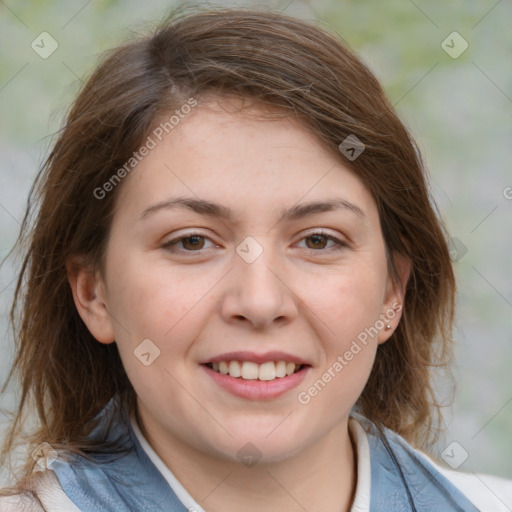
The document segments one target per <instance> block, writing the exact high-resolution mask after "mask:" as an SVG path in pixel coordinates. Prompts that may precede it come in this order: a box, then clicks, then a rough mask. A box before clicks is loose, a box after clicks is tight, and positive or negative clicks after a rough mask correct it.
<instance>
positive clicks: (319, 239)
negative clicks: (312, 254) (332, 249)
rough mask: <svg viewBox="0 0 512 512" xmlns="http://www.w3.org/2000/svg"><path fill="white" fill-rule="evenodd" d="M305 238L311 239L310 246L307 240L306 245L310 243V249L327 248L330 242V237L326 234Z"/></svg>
mask: <svg viewBox="0 0 512 512" xmlns="http://www.w3.org/2000/svg"><path fill="white" fill-rule="evenodd" d="M305 240H311V242H312V243H311V246H309V245H308V244H307V242H306V245H308V249H325V246H326V245H327V242H328V240H329V239H328V237H327V236H325V235H319V234H315V235H311V236H308V237H306V238H305Z"/></svg>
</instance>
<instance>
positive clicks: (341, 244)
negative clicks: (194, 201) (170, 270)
mask: <svg viewBox="0 0 512 512" xmlns="http://www.w3.org/2000/svg"><path fill="white" fill-rule="evenodd" d="M315 235H320V236H324V237H326V238H327V240H328V241H329V240H331V241H333V242H334V243H335V244H336V246H337V247H334V248H331V249H330V250H329V249H325V248H324V249H309V248H308V249H309V250H310V251H313V252H330V251H340V250H343V249H346V248H347V247H348V244H347V243H346V242H343V241H341V240H338V239H337V238H335V237H333V236H332V235H329V234H328V233H326V232H325V231H323V230H319V231H315V232H313V233H309V234H308V235H306V236H304V237H302V238H301V240H300V241H302V240H305V239H306V238H311V237H313V236H315ZM192 237H201V238H205V239H207V240H210V238H209V237H207V236H206V235H203V234H201V233H196V232H191V233H186V234H185V235H184V236H181V237H179V238H174V239H173V240H169V241H168V242H165V243H164V244H163V245H162V249H166V250H168V251H169V252H172V253H178V252H185V253H199V254H200V253H201V249H200V250H197V251H188V250H186V249H178V250H176V249H174V248H172V247H173V246H176V245H177V244H179V243H180V242H181V241H182V240H186V239H187V238H192Z"/></svg>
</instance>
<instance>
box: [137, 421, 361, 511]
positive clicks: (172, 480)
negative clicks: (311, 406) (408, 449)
mask: <svg viewBox="0 0 512 512" xmlns="http://www.w3.org/2000/svg"><path fill="white" fill-rule="evenodd" d="M130 420H131V425H132V428H133V431H134V433H135V435H136V436H137V439H138V440H139V443H140V444H141V446H142V449H143V450H144V451H145V452H146V455H147V456H148V457H149V458H150V460H151V462H152V463H153V464H154V465H155V466H156V468H157V469H158V471H160V473H161V474H162V476H163V477H164V478H165V480H166V481H167V483H168V484H169V485H170V487H171V489H172V490H173V492H174V494H176V496H177V497H178V499H179V500H180V501H181V503H183V505H184V507H185V508H186V509H187V510H188V512H205V510H204V509H203V508H202V507H201V506H200V505H199V504H198V503H197V502H196V501H195V500H194V498H192V496H190V494H189V493H188V492H187V490H186V489H185V488H184V487H183V485H181V483H180V482H179V481H178V479H177V478H176V477H175V476H174V474H173V473H172V471H171V470H170V469H169V468H168V467H167V466H166V465H165V463H164V462H163V461H162V459H161V458H160V457H159V456H158V455H157V453H156V452H155V450H153V448H152V447H151V446H150V444H149V443H148V442H147V440H146V438H145V437H144V436H143V434H142V432H141V431H140V429H139V426H138V424H137V421H136V419H135V417H134V416H131V418H130ZM348 429H349V433H350V438H351V440H352V445H353V446H354V449H355V451H356V459H357V485H356V493H355V498H354V502H353V504H352V508H351V509H350V512H368V511H369V510H370V486H371V485H370V484H371V482H370V479H371V467H370V445H369V444H368V438H367V435H366V432H365V431H364V429H363V427H362V426H361V425H360V423H359V422H358V421H357V420H356V419H355V418H353V417H350V418H349V422H348Z"/></svg>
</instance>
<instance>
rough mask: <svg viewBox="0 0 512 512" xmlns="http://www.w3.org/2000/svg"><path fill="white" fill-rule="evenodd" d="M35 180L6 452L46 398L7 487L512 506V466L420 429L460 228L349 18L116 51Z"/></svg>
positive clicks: (257, 22)
mask: <svg viewBox="0 0 512 512" xmlns="http://www.w3.org/2000/svg"><path fill="white" fill-rule="evenodd" d="M34 194H35V199H36V200H38V201H39V202H40V206H39V209H38V211H37V218H36V223H35V226H34V227H33V230H32V231H30V230H29V227H28V220H27V219H29V215H30V213H31V211H30V210H29V212H27V216H26V218H25V222H24V225H23V232H22V237H21V240H20V242H22V241H25V239H27V240H28V243H29V244H30V245H29V249H28V252H27V254H26V258H25V260H24V265H23V268H22V271H21V274H20V278H19V281H18V287H17V291H16V297H15V302H14V305H13V314H12V319H13V322H14V326H15V328H16V329H17V331H16V332H17V337H18V341H19V349H18V352H17V357H16V360H15V364H14V368H13V370H16V371H17V372H18V373H19V375H20V376H21V380H22V399H21V403H20V408H19V411H18V415H17V417H16V421H15V422H13V426H12V430H11V432H10V434H11V435H10V437H9V438H8V440H7V443H6V446H5V447H4V454H6V453H8V452H9V451H11V450H12V448H13V446H14V444H15V441H16V438H17V437H19V432H20V428H21V425H22V424H23V420H22V416H21V414H22V411H24V410H25V409H26V408H28V407H30V406H31V404H35V406H36V408H37V412H38V415H39V418H40V420H41V424H40V427H39V428H38V429H37V430H36V431H34V432H33V433H32V435H31V437H30V446H31V448H30V449H31V454H32V457H29V458H28V459H27V463H26V466H25V467H24V471H23V474H22V476H21V478H19V479H18V481H17V483H16V485H15V486H14V489H11V490H6V491H5V493H4V494H6V495H7V494H9V493H10V494H11V495H10V496H7V497H5V498H3V502H2V501H0V505H1V506H3V507H4V508H3V509H5V510H11V509H13V507H14V509H16V510H18V508H16V507H20V506H25V505H26V506H28V507H32V508H31V509H33V510H48V511H53V510H82V511H93V510H112V511H114V510H115V511H121V510H152V511H154V510H176V511H178V510H180V511H182V510H189V511H193V510H196V511H202V510H208V511H209V512H210V511H220V510H222V511H228V512H229V511H231V510H238V509H239V508H241V507H244V508H245V509H246V510H248V511H256V510H258V511H262V510H286V511H294V510H308V511H312V510H324V511H329V512H334V511H336V512H339V511H348V510H351V511H368V510H371V511H374V510H378V511H382V510H393V511H396V510H417V511H427V510H428V511H432V510H464V511H474V510H478V509H483V510H507V509H506V508H504V506H505V505H504V502H505V503H506V500H507V499H508V497H507V493H509V494H510V483H509V482H507V481H505V480H503V479H498V478H495V479H494V480H493V488H494V489H496V491H495V493H496V494H497V495H498V496H496V495H495V494H494V493H493V492H490V491H489V490H484V491H483V492H481V490H480V489H478V488H477V487H476V486H475V485H474V483H473V481H472V480H471V478H473V476H474V475H471V476H468V475H462V474H459V473H454V472H451V471H448V470H446V469H444V468H442V467H441V466H440V465H439V464H438V463H436V462H434V461H433V460H431V459H430V458H428V457H427V456H426V455H424V454H423V453H422V452H421V451H420V449H421V448H423V449H426V448H428V446H429V443H431V442H432V440H433V438H434V437H435V436H433V433H434V434H435V428H436V415H437V413H438V406H437V404H436V402H435V398H434V394H433V389H432V382H431V375H430V368H431V367H432V366H434V365H435V366H443V365H446V364H447V363H448V361H449V356H450V351H451V345H450V333H451V327H452V320H453V306H454V292H455V283H454V277H453V272H452V267H451V262H450V258H449V250H448V248H447V243H446V238H445V231H444V228H443V225H442V223H441V221H440V220H439V219H438V217H437V215H436V212H435V207H434V205H433V203H432V202H431V200H430V198H429V193H428V188H427V185H426V177H425V173H424V170H423V168H422V164H421V161H420V157H419V153H418V151H417V149H416V146H415V144H414V142H413V141H412V140H411V138H410V136H409V135H408V133H407V131H406V129H405V128H404V126H403V125H402V123H401V122H400V120H399V119H398V117H397V116H396V114H395V113H394V112H393V109H392V108H391V106H390V104H389V102H388V101H387V99H386V98H385V96H384V94H383V91H382V89H381V87H380V85H379V84H378V82H377V81H376V79H375V78H374V77H373V75H372V74H371V73H370V72H369V70H368V69H367V68H366V67H365V66H364V65H363V64H362V63H361V61H360V60H359V59H358V58H357V57H356V56H355V55H354V54H353V53H352V52H351V51H350V50H349V49H347V48H346V47H345V46H343V45H342V44H341V43H340V42H339V41H338V40H337V39H335V38H334V37H333V36H331V35H329V34H327V33H325V32H323V31H321V30H320V29H318V28H316V27H314V26H312V25H310V24H308V23H306V22H303V21H300V20H297V19H294V18H291V17H287V16H284V15H281V14H278V13H266V12H256V11H243V10H242V11H240V10H214V11H205V12H198V13H195V14H192V15H185V16H182V17H179V16H177V17H175V18H173V19H171V20H170V21H166V22H164V23H163V24H162V25H161V26H160V27H159V28H158V30H156V31H155V33H154V34H152V35H150V36H148V37H145V38H141V39H140V40H138V41H135V42H131V43H129V44H126V45H124V46H121V47H119V48H117V49H114V50H113V51H112V52H111V53H110V54H109V55H108V57H107V58H106V59H105V60H104V61H103V62H102V63H101V64H100V65H99V67H98V68H97V69H96V71H95V72H94V73H93V75H92V76H91V77H90V79H89V80H88V81H87V83H86V84H85V85H84V87H83V89H82V91H81V92H80V94H79V96H78V98H77V100H76V102H75V103H74V105H73V107H72V109H71V111H70V113H69V116H68V119H67V123H66V125H65V127H64V129H63V130H62V133H61V135H60V138H59V140H58V141H57V143H56V145H55V147H54V148H53V150H52V152H51V154H50V156H49V158H48V160H47V162H46V164H45V166H44V167H43V169H42V171H41V173H40V175H39V176H38V179H37V182H36V186H35V188H34ZM25 286H26V288H24V287H25ZM25 290H26V291H25ZM34 468H35V471H34ZM473 480H474V479H473ZM480 487H481V486H480ZM3 509H2V510H3Z"/></svg>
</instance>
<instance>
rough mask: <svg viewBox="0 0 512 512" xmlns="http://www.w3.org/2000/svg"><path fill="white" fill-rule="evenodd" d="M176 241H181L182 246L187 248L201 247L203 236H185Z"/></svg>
mask: <svg viewBox="0 0 512 512" xmlns="http://www.w3.org/2000/svg"><path fill="white" fill-rule="evenodd" d="M178 242H183V248H184V249H187V250H189V249H190V250H194V249H202V248H203V246H204V236H200V235H193V236H187V237H185V238H181V239H180V240H179V241H178Z"/></svg>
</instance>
